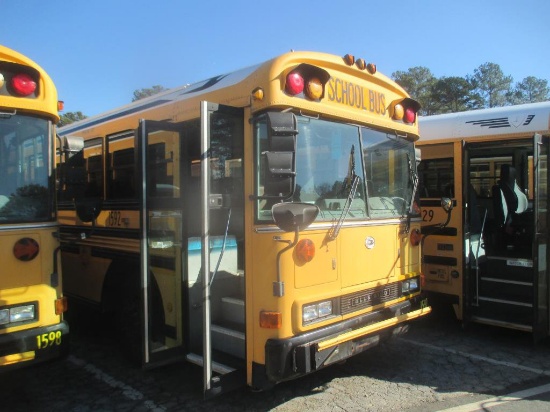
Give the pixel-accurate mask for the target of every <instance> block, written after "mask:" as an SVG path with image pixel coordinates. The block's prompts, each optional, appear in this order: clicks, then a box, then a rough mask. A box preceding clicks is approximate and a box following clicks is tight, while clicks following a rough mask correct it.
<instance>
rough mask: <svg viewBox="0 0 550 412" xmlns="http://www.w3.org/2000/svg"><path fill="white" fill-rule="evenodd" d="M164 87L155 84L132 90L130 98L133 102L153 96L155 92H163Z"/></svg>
mask: <svg viewBox="0 0 550 412" xmlns="http://www.w3.org/2000/svg"><path fill="white" fill-rule="evenodd" d="M165 90H168V89H165V88H164V87H163V86H159V85H155V86H153V87H150V88H147V89H139V90H135V91H134V97H133V98H132V101H133V102H135V101H137V100H141V99H144V98H146V97H149V96H153V95H155V94H157V93H160V92H163V91H165Z"/></svg>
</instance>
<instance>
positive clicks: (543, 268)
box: [533, 134, 550, 341]
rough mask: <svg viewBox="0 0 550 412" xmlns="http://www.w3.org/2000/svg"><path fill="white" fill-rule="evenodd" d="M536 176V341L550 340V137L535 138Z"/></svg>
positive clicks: (534, 333)
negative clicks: (549, 336)
mask: <svg viewBox="0 0 550 412" xmlns="http://www.w3.org/2000/svg"><path fill="white" fill-rule="evenodd" d="M534 140H535V141H534V172H535V173H534V175H535V198H534V212H535V213H534V215H535V222H534V224H535V239H534V244H533V255H534V256H533V262H534V265H533V266H534V269H535V273H534V282H535V288H534V324H533V337H534V339H535V341H539V340H542V339H544V338H546V337H547V336H548V319H549V313H548V311H549V309H548V286H549V284H548V282H549V279H548V257H549V250H548V151H549V146H550V136H541V135H538V134H537V135H535V137H534Z"/></svg>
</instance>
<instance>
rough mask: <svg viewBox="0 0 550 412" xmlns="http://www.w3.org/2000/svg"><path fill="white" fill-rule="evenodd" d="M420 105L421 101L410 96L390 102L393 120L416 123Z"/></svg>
mask: <svg viewBox="0 0 550 412" xmlns="http://www.w3.org/2000/svg"><path fill="white" fill-rule="evenodd" d="M420 107H421V106H420V103H418V102H417V101H416V100H414V99H411V98H410V97H406V98H404V99H398V100H394V101H393V102H392V103H391V104H390V116H391V118H392V119H393V120H396V121H402V122H403V123H406V124H414V123H416V119H417V113H418V111H419V110H420Z"/></svg>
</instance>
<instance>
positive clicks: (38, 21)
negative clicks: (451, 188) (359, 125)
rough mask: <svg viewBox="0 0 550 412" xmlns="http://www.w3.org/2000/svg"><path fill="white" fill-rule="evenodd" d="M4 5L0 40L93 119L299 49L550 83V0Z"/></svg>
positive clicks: (380, 64) (8, 0) (132, 0)
mask: <svg viewBox="0 0 550 412" xmlns="http://www.w3.org/2000/svg"><path fill="white" fill-rule="evenodd" d="M0 14H1V15H2V24H1V25H0V43H1V44H3V45H5V46H7V47H10V48H12V49H15V50H17V51H19V52H21V53H23V54H25V55H27V56H28V57H30V58H31V59H33V60H34V61H36V62H37V63H38V64H39V65H41V66H42V67H43V68H44V69H45V70H46V71H47V72H48V73H49V74H50V76H51V77H52V78H53V80H54V82H55V83H56V85H57V88H58V93H59V99H60V100H64V101H65V111H67V112H76V111H81V112H82V113H84V114H85V115H87V116H93V115H96V114H99V113H102V112H104V111H107V110H110V109H113V108H115V107H118V106H122V105H125V104H127V103H129V102H131V100H132V97H133V93H134V91H135V90H137V89H142V88H148V87H151V86H153V85H162V86H164V87H166V88H170V87H176V86H180V85H183V84H187V83H193V82H196V81H199V80H203V79H206V78H209V77H212V76H214V75H218V74H223V73H227V72H231V71H233V70H236V69H240V68H243V67H247V66H250V65H252V64H256V63H260V62H263V61H265V60H268V59H270V58H272V57H274V56H276V55H279V54H281V53H284V52H287V51H289V50H291V49H293V50H312V51H321V52H327V53H332V54H336V55H340V56H343V55H345V54H346V53H350V54H353V55H355V56H356V57H363V58H364V59H365V60H367V62H373V63H376V65H377V68H378V70H379V71H380V72H382V73H384V74H386V75H388V76H391V74H392V73H393V72H395V71H398V70H401V71H406V70H408V69H409V68H411V67H415V66H424V67H427V68H429V69H430V70H431V71H432V73H433V74H434V75H435V76H436V77H441V76H465V75H467V74H473V71H474V69H476V68H477V67H479V66H480V65H481V64H484V63H486V62H491V63H496V64H498V65H500V67H501V69H502V71H503V72H504V74H506V75H510V76H512V77H513V79H514V82H519V81H521V80H523V79H524V78H525V77H527V76H535V77H538V78H542V79H546V80H549V81H550V46H549V44H548V39H550V25H549V24H548V18H549V16H550V1H548V0H522V1H521V2H520V1H518V0H514V1H513V0H462V1H447V0H424V1H423V0H417V1H415V0H409V1H406V2H404V1H399V0H394V1H382V0H378V1H371V0H355V1H348V0H332V1H328V0H317V1H264V0H254V1H248V0H246V1H245V0H231V1H228V0H223V1H222V0H212V1H209V0H202V1H193V0H179V1H178V0H156V1H150V0H149V1H144V0H92V1H91V0H71V1H61V0H47V1H44V0H25V1H24V2H22V1H16V0H4V1H3V2H2V8H1V10H0Z"/></svg>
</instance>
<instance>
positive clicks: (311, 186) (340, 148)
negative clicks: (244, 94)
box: [255, 116, 414, 221]
mask: <svg viewBox="0 0 550 412" xmlns="http://www.w3.org/2000/svg"><path fill="white" fill-rule="evenodd" d="M255 130H256V139H257V140H258V142H257V143H258V144H257V147H258V152H257V156H259V157H260V168H259V171H258V179H257V180H258V183H259V187H258V193H262V192H263V191H262V190H263V172H262V170H264V169H263V168H264V165H263V164H262V163H263V162H264V161H265V159H264V158H263V156H261V153H263V152H264V151H265V150H267V127H266V125H265V120H263V119H261V120H258V121H257V122H256V129H255ZM411 164H413V165H414V146H413V143H412V142H409V141H408V140H406V139H403V138H401V137H397V136H396V135H395V134H388V133H384V132H380V131H376V130H372V129H368V128H365V127H359V126H354V125H348V124H341V123H334V122H329V121H324V120H319V119H311V118H307V117H300V116H299V117H298V136H297V149H296V190H295V193H294V197H293V199H292V201H296V202H306V203H312V204H315V205H317V206H319V208H320V213H319V215H318V217H317V219H316V221H334V220H335V219H338V218H339V217H340V216H341V214H342V211H343V210H344V206H345V203H346V199H347V198H348V195H349V192H350V187H351V182H352V180H353V178H354V177H355V176H358V177H359V185H358V187H357V191H356V192H355V196H354V198H353V200H352V202H351V207H350V210H349V212H348V214H347V217H346V219H347V220H353V219H372V218H375V219H379V218H390V217H399V216H402V215H405V214H406V213H407V210H408V208H409V206H410V200H411V197H412V189H413V185H412V183H411V182H412V179H411V176H410V173H411V168H410V165H411ZM367 199H368V201H366V200H367ZM272 205H273V201H269V200H265V199H260V200H259V201H258V219H259V220H268V219H271V206H272Z"/></svg>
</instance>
